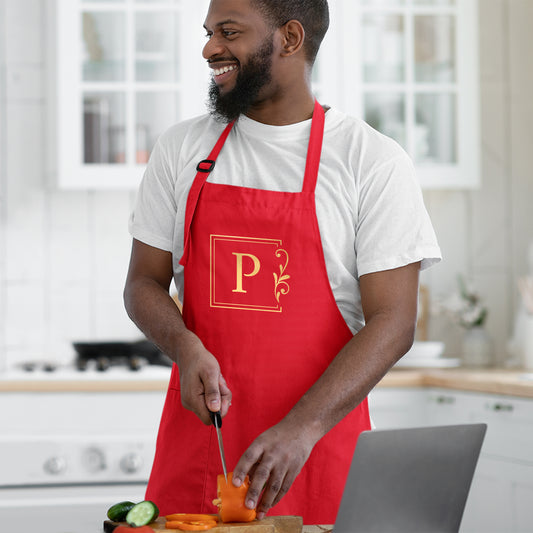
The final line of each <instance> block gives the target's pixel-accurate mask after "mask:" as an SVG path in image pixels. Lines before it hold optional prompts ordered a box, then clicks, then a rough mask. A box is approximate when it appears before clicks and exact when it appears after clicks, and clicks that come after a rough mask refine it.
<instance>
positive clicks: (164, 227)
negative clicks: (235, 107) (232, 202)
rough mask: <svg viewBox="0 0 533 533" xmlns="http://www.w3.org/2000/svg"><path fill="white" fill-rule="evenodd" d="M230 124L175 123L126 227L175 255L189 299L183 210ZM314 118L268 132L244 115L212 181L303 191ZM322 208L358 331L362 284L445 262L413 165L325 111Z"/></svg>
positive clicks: (336, 290)
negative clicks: (374, 275) (201, 167)
mask: <svg viewBox="0 0 533 533" xmlns="http://www.w3.org/2000/svg"><path fill="white" fill-rule="evenodd" d="M223 128H224V126H223V125H222V124H220V123H218V122H215V121H214V120H213V119H212V118H211V117H210V116H209V115H204V116H201V117H198V118H194V119H191V120H188V121H185V122H182V123H180V124H177V125H175V126H173V127H171V128H170V129H169V130H167V131H166V132H165V133H164V134H163V135H162V136H161V137H160V138H159V140H158V142H157V143H156V145H155V147H154V149H153V151H152V155H151V157H150V161H149V163H148V167H147V169H146V172H145V175H144V177H143V180H142V182H141V185H140V188H139V192H138V195H137V201H136V205H135V208H134V211H133V213H132V216H131V219H130V226H129V227H130V233H131V235H132V236H133V237H134V238H135V239H137V240H139V241H142V242H144V243H146V244H149V245H150V246H154V247H156V248H160V249H162V250H166V251H169V252H172V254H173V268H174V281H175V284H176V287H177V289H178V296H179V297H180V299H183V267H182V266H181V265H180V264H179V260H180V258H181V256H182V254H183V229H184V218H185V206H186V203H187V195H188V192H189V188H190V186H191V184H192V181H193V180H194V177H195V176H196V165H197V164H198V163H199V162H200V161H201V160H203V159H207V157H208V155H209V153H210V152H211V150H212V148H213V146H214V144H215V143H216V141H217V139H218V137H219V136H220V134H221V132H222V130H223ZM310 131H311V120H306V121H304V122H299V123H297V124H291V125H288V126H271V125H267V124H262V123H259V122H255V121H253V120H251V119H249V118H248V117H246V116H241V117H240V118H239V120H238V121H237V123H236V124H235V126H234V127H233V130H232V131H231V133H230V135H229V137H228V139H227V140H226V143H225V145H224V147H223V149H222V151H221V153H220V155H219V157H218V159H217V162H216V166H215V168H214V170H213V171H212V172H211V174H210V175H209V178H208V181H210V182H213V183H224V184H230V185H237V186H246V187H251V188H255V189H266V190H277V191H285V192H298V191H300V190H301V188H302V183H303V176H304V169H305V162H306V155H307V144H308V142H309V135H310ZM315 197H316V209H317V218H318V224H319V228H320V235H321V240H322V246H323V248H324V255H325V260H326V267H327V272H328V277H329V281H330V285H331V288H332V291H333V294H334V296H335V300H336V301H337V305H338V306H339V309H340V311H341V314H342V316H343V317H344V319H345V320H346V323H347V324H348V326H349V328H350V329H351V330H352V332H353V333H355V332H357V331H359V330H360V329H361V328H362V326H363V325H364V318H363V311H362V308H361V296H360V291H359V277H360V276H362V275H364V274H368V273H370V272H377V271H381V270H389V269H392V268H397V267H400V266H404V265H407V264H409V263H413V262H416V261H422V269H424V268H427V267H429V266H430V265H431V264H433V263H435V262H437V261H439V260H440V258H441V253H440V249H439V246H438V244H437V240H436V237H435V233H434V231H433V227H432V225H431V221H430V219H429V216H428V214H427V211H426V209H425V207H424V203H423V199H422V193H421V190H420V186H419V183H418V181H417V179H416V177H415V172H414V168H413V165H412V163H411V160H410V159H409V157H408V156H407V154H406V153H405V152H404V151H403V149H402V148H401V147H400V146H399V145H398V144H397V143H396V142H395V141H393V140H392V139H390V138H388V137H386V136H384V135H382V134H381V133H379V132H377V131H376V130H374V129H372V128H371V127H370V126H369V125H368V124H366V123H365V122H364V121H362V120H358V119H356V118H352V117H348V116H346V115H345V114H343V113H341V112H339V111H337V110H335V109H329V110H328V111H327V112H326V120H325V126H324V141H323V146H322V156H321V161H320V169H319V176H318V181H317V186H316V194H315Z"/></svg>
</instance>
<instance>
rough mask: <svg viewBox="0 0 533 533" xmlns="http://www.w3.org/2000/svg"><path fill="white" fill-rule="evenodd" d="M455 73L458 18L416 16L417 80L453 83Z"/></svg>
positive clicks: (448, 16)
mask: <svg viewBox="0 0 533 533" xmlns="http://www.w3.org/2000/svg"><path fill="white" fill-rule="evenodd" d="M455 71H456V65H455V19H454V18H453V17H452V16H450V15H420V16H416V17H415V80H416V81H417V82H449V83H452V82H454V81H455V79H456V72H455Z"/></svg>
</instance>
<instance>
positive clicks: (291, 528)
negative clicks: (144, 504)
mask: <svg viewBox="0 0 533 533" xmlns="http://www.w3.org/2000/svg"><path fill="white" fill-rule="evenodd" d="M165 521H166V520H165V518H164V517H159V518H158V519H157V520H156V521H155V522H152V523H151V524H149V525H150V527H151V528H152V529H153V530H154V533H172V532H176V533H181V532H180V530H179V529H166V528H165ZM121 525H122V526H125V525H127V524H126V523H125V522H111V520H106V521H105V522H104V533H112V532H113V530H114V529H115V528H116V527H117V526H121ZM302 527H303V522H302V517H301V516H268V517H266V518H263V520H254V521H253V522H245V523H228V524H222V523H221V524H220V525H219V526H216V527H214V528H212V529H209V530H208V531H209V533H302Z"/></svg>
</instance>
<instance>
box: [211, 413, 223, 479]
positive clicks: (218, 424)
mask: <svg viewBox="0 0 533 533" xmlns="http://www.w3.org/2000/svg"><path fill="white" fill-rule="evenodd" d="M209 416H210V417H211V422H213V425H214V426H215V429H216V432H217V439H218V449H219V451H220V459H221V461H222V470H223V472H224V478H225V479H226V483H227V482H228V471H227V469H226V456H225V455H224V443H223V442H222V431H221V428H222V417H221V416H220V411H216V412H215V413H214V412H213V411H209Z"/></svg>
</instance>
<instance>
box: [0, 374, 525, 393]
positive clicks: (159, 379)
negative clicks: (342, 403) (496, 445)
mask: <svg viewBox="0 0 533 533" xmlns="http://www.w3.org/2000/svg"><path fill="white" fill-rule="evenodd" d="M168 378H169V372H168V370H166V371H160V372H159V373H156V375H153V374H150V375H149V376H147V377H144V376H143V375H142V374H136V375H129V376H128V375H127V374H126V375H124V374H121V375H120V377H118V376H117V375H113V374H112V373H103V374H98V375H95V374H94V373H93V374H92V375H83V374H80V373H75V372H73V373H72V374H71V375H70V376H62V377H61V378H59V375H58V376H54V374H50V375H49V376H46V377H42V375H40V376H39V377H32V376H31V374H24V373H17V374H9V373H5V374H0V392H128V391H129V392H134V391H161V392H164V391H166V389H167V385H168ZM377 386H378V387H379V388H381V387H442V388H449V389H457V390H464V391H473V392H484V393H493V394H503V395H510V396H519V397H524V398H533V372H529V373H528V372H527V371H520V370H505V369H487V370H470V369H466V368H454V369H404V368H402V369H393V370H391V371H390V372H389V373H388V374H387V375H386V376H385V377H384V378H383V379H382V380H381V382H380V383H378V385H377Z"/></svg>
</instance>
